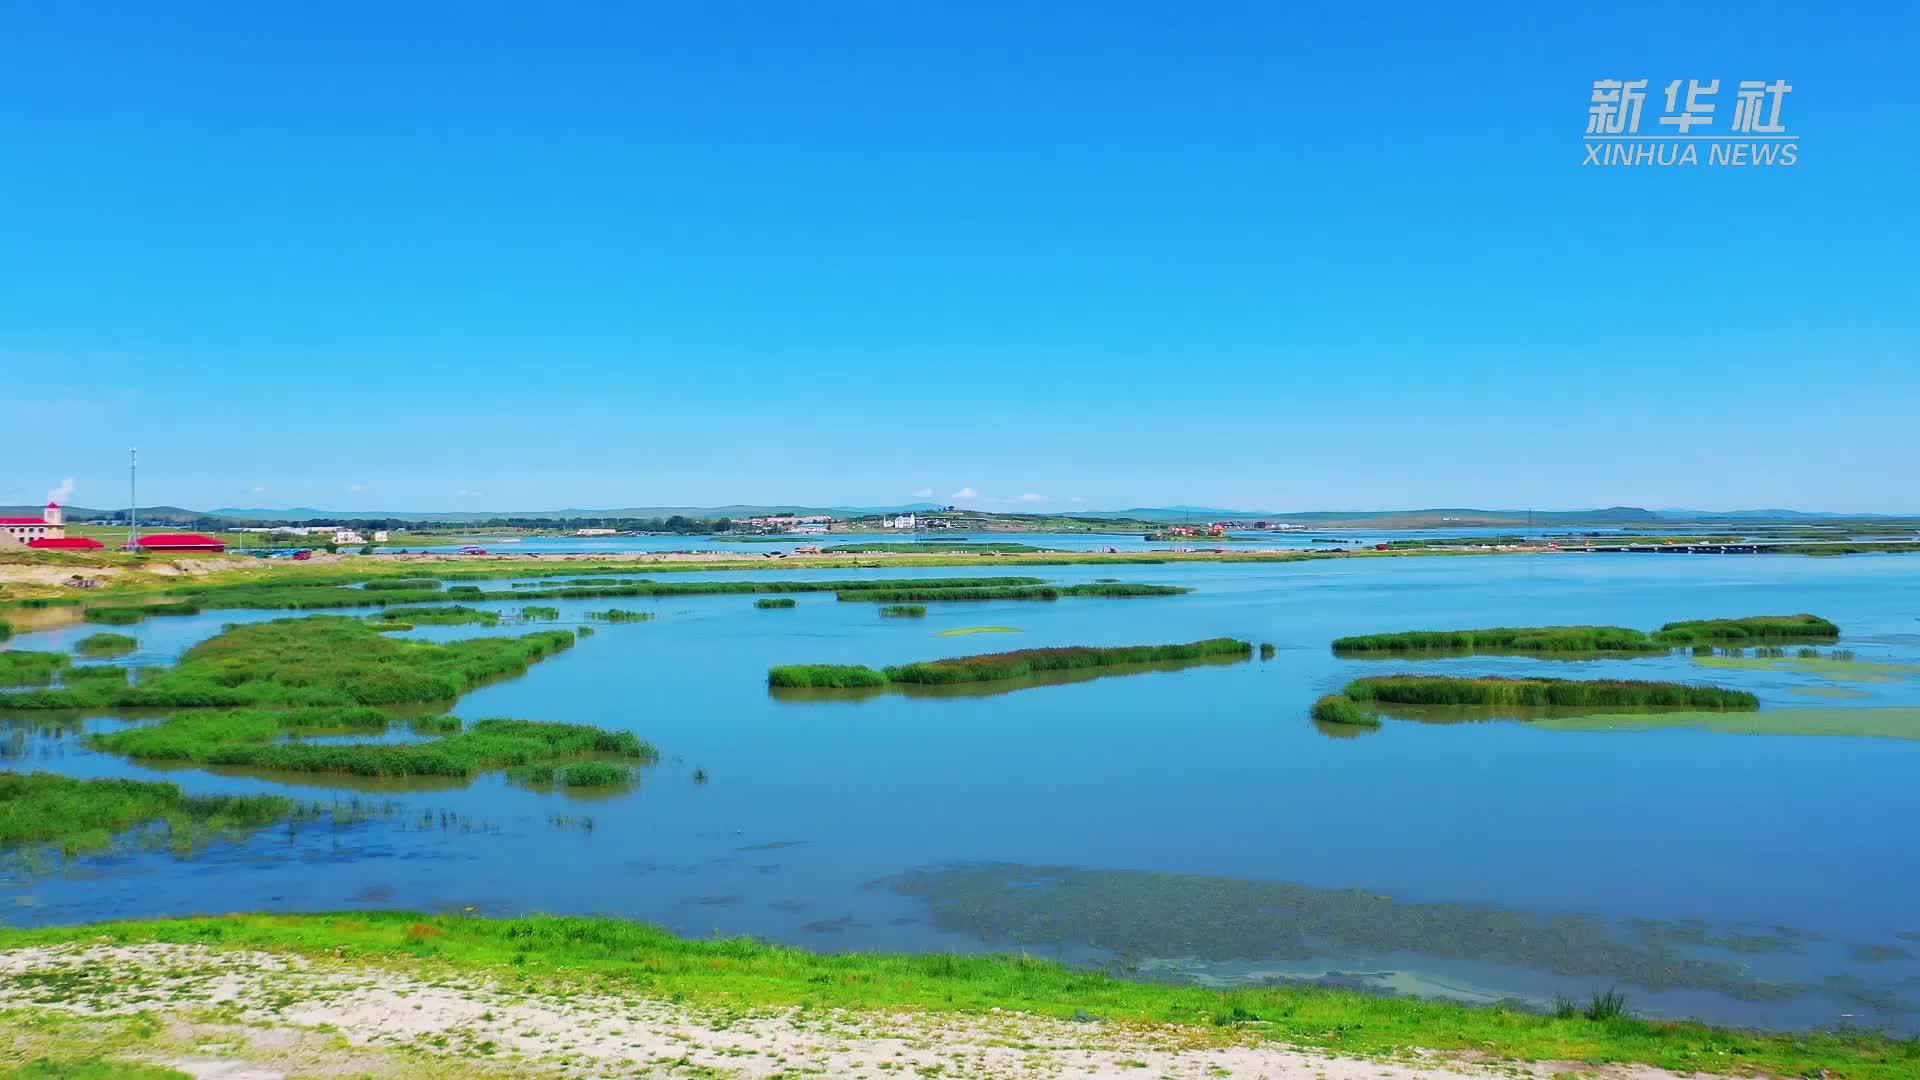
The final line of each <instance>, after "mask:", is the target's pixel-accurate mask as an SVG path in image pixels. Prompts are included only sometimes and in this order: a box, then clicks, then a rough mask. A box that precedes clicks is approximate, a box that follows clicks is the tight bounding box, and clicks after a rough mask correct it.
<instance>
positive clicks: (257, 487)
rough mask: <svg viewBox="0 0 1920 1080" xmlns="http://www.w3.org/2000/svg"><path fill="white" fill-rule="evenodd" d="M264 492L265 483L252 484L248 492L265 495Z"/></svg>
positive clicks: (265, 491) (265, 488)
mask: <svg viewBox="0 0 1920 1080" xmlns="http://www.w3.org/2000/svg"><path fill="white" fill-rule="evenodd" d="M266 493H267V485H265V484H255V485H253V488H252V490H251V492H250V494H254V495H265V494H266Z"/></svg>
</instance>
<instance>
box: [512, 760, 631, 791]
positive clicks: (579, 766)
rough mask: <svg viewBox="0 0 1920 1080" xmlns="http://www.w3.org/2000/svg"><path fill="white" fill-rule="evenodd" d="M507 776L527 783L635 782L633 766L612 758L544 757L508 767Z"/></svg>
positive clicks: (606, 784) (607, 784)
mask: <svg viewBox="0 0 1920 1080" xmlns="http://www.w3.org/2000/svg"><path fill="white" fill-rule="evenodd" d="M507 779H509V780H512V781H513V782H515V783H517V784H522V785H524V786H527V787H565V788H596V787H614V786H617V785H620V784H626V783H631V782H632V780H633V768H632V767H631V766H628V765H622V764H619V763H618V762H612V761H567V762H553V761H543V762H540V763H539V764H536V765H520V766H516V767H515V768H512V769H508V770H507Z"/></svg>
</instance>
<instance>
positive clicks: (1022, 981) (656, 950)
mask: <svg viewBox="0 0 1920 1080" xmlns="http://www.w3.org/2000/svg"><path fill="white" fill-rule="evenodd" d="M1003 879H1004V875H1003ZM1035 883H1036V884H1044V882H1035ZM1067 884H1069V885H1071V884H1075V882H1071V881H1070V882H1067ZM1000 891H1002V892H1006V893H1013V894H1018V893H1021V892H1024V891H1027V890H1024V889H1018V888H1005V887H1002V888H1001V890H1000ZM1034 891H1042V892H1051V891H1052V890H1051V889H1039V890H1034ZM1105 892H1106V891H1105V890H1102V893H1103V894H1105ZM1169 895H1170V896H1175V897H1177V896H1178V895H1180V894H1178V893H1169ZM1358 895H1359V896H1361V897H1363V898H1364V897H1367V895H1368V894H1358ZM1235 896H1236V898H1238V896H1237V894H1235ZM1333 896H1334V897H1335V899H1337V900H1340V901H1343V902H1344V901H1345V900H1346V898H1347V896H1348V894H1345V893H1335V894H1333ZM1380 899H1384V898H1380ZM930 902H932V900H931V898H930ZM939 902H940V903H941V904H942V906H949V905H958V904H964V903H965V902H966V897H965V895H962V894H958V893H955V892H950V891H947V892H943V893H942V894H941V897H940V900H939ZM1215 908H1216V905H1215V904H1213V903H1211V902H1208V901H1205V900H1204V899H1203V900H1202V902H1201V904H1200V905H1199V909H1200V911H1201V912H1211V911H1213V910H1215ZM1084 910H1085V908H1084V907H1082V908H1080V909H1076V911H1075V913H1074V914H1075V921H1074V922H1073V924H1072V925H1073V926H1078V925H1081V923H1082V922H1084V921H1085V920H1083V919H1081V918H1080V917H1079V916H1080V914H1081V913H1082V912H1084ZM1122 910H1123V913H1124V914H1125V915H1128V916H1131V915H1132V914H1133V909H1132V908H1131V907H1125V908H1123V909H1122ZM1288 910H1289V911H1294V910H1298V909H1297V908H1295V907H1290V908H1289V909H1288ZM1370 910H1371V909H1370ZM962 921H964V917H962ZM1131 921H1132V919H1131V918H1128V919H1127V920H1126V922H1127V923H1130V922H1131ZM1194 921H1195V920H1194V917H1193V915H1192V914H1191V913H1187V914H1184V915H1182V914H1179V913H1176V914H1175V917H1174V918H1172V919H1171V920H1170V921H1169V926H1170V927H1178V926H1181V925H1187V924H1190V923H1192V922H1194ZM1222 925H1223V926H1224V927H1225V928H1227V929H1231V928H1233V927H1237V926H1239V925H1241V923H1240V922H1239V920H1237V919H1236V920H1233V921H1231V922H1227V923H1223V924H1222ZM1508 929H1509V926H1508V924H1506V923H1504V922H1498V923H1495V922H1490V923H1489V924H1488V930H1489V933H1488V934H1487V937H1488V939H1490V940H1494V941H1506V940H1508V937H1507V935H1506V934H1505V931H1507V930H1508ZM1100 936H1101V938H1102V939H1103V940H1110V939H1111V937H1112V935H1111V933H1110V932H1108V931H1101V932H1100ZM1210 936H1211V934H1210ZM1537 938H1538V935H1537V934H1535V935H1529V937H1528V940H1537ZM102 940H105V941H110V942H113V943H115V944H119V945H140V944H147V943H169V944H191V945H194V946H196V948H198V949H204V950H207V951H208V953H209V955H208V956H207V959H206V961H205V967H204V969H195V970H196V971H197V970H205V971H206V972H208V973H215V972H218V971H220V970H222V968H223V967H224V965H225V964H226V963H227V962H228V954H230V953H266V954H270V955H273V956H277V957H313V958H325V959H327V960H328V961H329V963H339V962H341V961H340V958H341V957H348V958H351V959H350V960H349V961H347V962H348V963H351V964H354V965H359V966H358V967H356V968H353V969H350V970H352V971H354V972H355V973H356V975H357V976H358V977H359V978H360V979H363V980H366V981H374V982H377V981H378V979H379V977H380V975H381V973H382V972H383V971H399V972H402V973H408V974H417V970H416V969H417V966H418V965H419V964H420V963H422V961H423V958H425V959H428V960H430V962H431V964H433V965H434V966H435V967H436V968H443V969H445V970H446V971H448V972H450V973H452V974H453V975H454V976H455V977H457V978H459V979H462V980H474V981H489V982H498V983H501V984H503V985H515V984H520V983H522V982H523V981H524V980H529V979H531V980H535V981H536V982H538V983H542V984H551V985H555V986H573V985H591V986H594V987H596V988H597V989H598V990H599V991H601V992H608V993H627V992H631V993H634V994H635V995H638V994H640V993H644V994H645V995H646V996H647V997H648V998H651V999H654V1000H663V999H664V1000H673V1001H684V1002H686V1003H688V1004H689V1005H690V1006H692V1007H693V1008H695V1009H697V1010H716V1011H724V1012H726V1013H728V1014H736V1013H739V1012H741V1011H768V1012H771V1011H787V1010H791V1009H794V1008H796V1007H805V1008H809V1009H847V1010H852V1011H853V1012H854V1015H856V1016H858V1015H861V1014H865V1013H871V1014H872V1015H874V1016H875V1017H876V1018H877V1017H878V1016H882V1015H885V1014H889V1013H897V1012H901V1011H913V1012H922V1011H924V1012H928V1013H932V1014H934V1015H936V1016H940V1015H963V1016H982V1017H992V1018H995V1019H996V1020H1002V1019H1005V1017H1004V1016H1003V1015H1002V1014H1003V1013H1015V1014H1018V1013H1026V1014H1032V1015H1038V1016H1045V1017H1053V1018H1057V1019H1061V1020H1065V1019H1068V1018H1071V1017H1074V1016H1076V1015H1078V1016H1088V1015H1095V1016H1100V1017H1103V1018H1107V1019H1109V1020H1112V1021H1114V1022H1117V1023H1120V1024H1124V1025H1126V1026H1127V1027H1128V1028H1129V1029H1133V1028H1135V1027H1137V1028H1139V1029H1140V1030H1141V1031H1143V1032H1148V1033H1155V1034H1158V1033H1165V1034H1166V1035H1168V1036H1169V1037H1177V1038H1178V1039H1180V1040H1181V1041H1182V1043H1183V1044H1191V1043H1193V1041H1194V1040H1200V1043H1199V1045H1215V1044H1217V1045H1228V1044H1233V1045H1244V1044H1246V1043H1248V1042H1249V1041H1252V1042H1253V1043H1254V1044H1256V1045H1259V1044H1261V1043H1262V1042H1264V1041H1266V1040H1273V1041H1275V1042H1278V1043H1282V1044H1293V1045H1298V1046H1308V1047H1317V1048H1321V1049H1325V1050H1329V1051H1333V1052H1337V1053H1342V1054H1349V1055H1354V1056H1360V1057H1380V1058H1384V1057H1390V1056H1393V1055H1395V1054H1400V1053H1405V1052H1406V1051H1407V1050H1408V1049H1409V1048H1411V1047H1420V1048H1422V1049H1423V1050H1424V1051H1425V1052H1427V1053H1437V1054H1440V1055H1443V1056H1446V1055H1452V1054H1456V1053H1464V1054H1469V1055H1471V1056H1472V1057H1473V1058H1474V1059H1477V1060H1492V1061H1500V1062H1506V1061H1513V1062H1537V1061H1552V1062H1569V1061H1584V1062H1593V1063H1595V1064H1599V1063H1623V1064H1624V1063H1634V1064H1644V1065H1650V1066H1655V1067H1659V1068H1665V1069H1670V1070H1673V1071H1675V1072H1677V1073H1681V1074H1690V1073H1695V1072H1701V1071H1710V1072H1723V1073H1738V1074H1746V1073H1763V1074H1768V1075H1777V1076H1816V1075H1819V1073H1820V1072H1821V1071H1822V1070H1827V1071H1829V1072H1830V1073H1831V1074H1832V1075H1833V1076H1835V1077H1836V1078H1846V1080H1895V1078H1896V1077H1901V1076H1909V1075H1911V1074H1912V1072H1913V1070H1914V1069H1915V1067H1916V1066H1920V1043H1915V1042H1912V1041H1901V1040H1896V1039H1889V1038H1886V1037H1884V1036H1881V1035H1877V1034H1873V1033H1868V1032H1861V1031H1843V1032H1838V1033H1835V1032H1829V1031H1819V1030H1816V1031H1804V1032H1795V1033H1792V1034H1785V1035H1766V1034H1758V1033H1754V1032H1749V1031H1739V1030H1731V1029H1725V1028H1714V1027H1709V1026H1706V1025H1703V1024H1699V1023H1693V1022H1682V1023H1656V1022H1651V1021H1644V1020H1638V1019H1634V1018H1632V1017H1629V1016H1621V1017H1616V1018H1614V1019H1610V1020H1606V1021H1592V1020H1588V1019H1586V1018H1585V1017H1584V1016H1574V1017H1568V1018H1555V1017H1553V1016H1551V1015H1545V1014H1540V1013H1533V1012H1528V1011H1525V1010H1518V1009H1514V1008H1511V1007H1504V1006H1486V1007H1483V1006H1471V1005H1462V1004H1459V1003H1456V1002H1447V1001H1433V1000H1419V999H1409V998H1394V997H1384V996H1381V995H1378V994H1369V993H1359V992H1354V991H1350V990H1336V989H1323V988H1319V987H1309V986H1298V985H1281V986H1265V987H1248V988H1239V989H1233V990H1220V989H1211V988H1207V987H1200V986H1193V985H1176V984H1170V983H1167V982H1164V981H1159V982H1142V981H1134V980H1128V979H1124V978H1116V977H1114V976H1112V975H1110V974H1107V973H1103V972H1098V971H1088V970H1079V969H1073V968H1069V967H1066V966H1063V965H1060V964H1057V963H1054V962H1051V961H1047V960H1042V959H1038V958H1035V957H1033V956H1030V955H1012V954H1000V955H968V954H956V953H928V954H918V955H902V954H884V953H848V952H811V951H807V950H804V949H797V948H793V947H791V946H784V945H776V944H769V943H766V942H763V941H758V940H754V939H750V938H734V939H722V938H713V937H706V936H701V937H693V938H687V937H679V936H677V935H674V934H671V933H669V932H667V931H665V930H662V929H660V928H658V927H654V926H649V925H646V924H643V923H635V922H625V921H620V920H614V919H599V918H578V917H565V916H528V917H520V918H512V919H492V918H479V917H473V916H465V915H423V914H418V913H413V912H404V911H353V912H342V913H339V914H332V915H326V914H322V915H289V914H283V913H274V914H263V915H232V916H220V917H200V918H190V919H155V920H140V921H133V922H118V923H105V924H95V925H91V926H70V927H48V928H35V929H13V928H9V929H0V949H6V950H12V949H21V948H29V947H36V946H64V945H71V944H79V943H92V942H98V941H102ZM1462 940H1468V939H1466V938H1463V939H1462ZM1575 940H1576V943H1578V942H1579V941H1582V940H1584V939H1575ZM181 962H182V963H186V962H187V961H185V960H183V961H181ZM1633 962H1634V961H1633V959H1632V958H1628V959H1627V960H1626V961H1625V963H1627V964H1629V965H1630V964H1631V963H1633ZM1619 981H1622V982H1625V981H1627V980H1624V979H1622V980H1619ZM622 988H633V989H632V990H631V991H627V990H623V989H622ZM640 988H644V989H643V990H642V989H640ZM1220 1018H1225V1019H1226V1020H1227V1022H1228V1025H1229V1026H1216V1025H1215V1023H1214V1021H1215V1020H1216V1019H1220ZM1213 1040H1217V1043H1215V1042H1214V1041H1213Z"/></svg>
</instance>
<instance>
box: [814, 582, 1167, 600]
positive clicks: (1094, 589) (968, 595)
mask: <svg viewBox="0 0 1920 1080" xmlns="http://www.w3.org/2000/svg"><path fill="white" fill-rule="evenodd" d="M1191 591H1192V590H1191V589H1187V588H1183V587H1181V586H1178V585H1124V584H1113V585H1102V584H1099V583H1097V582H1096V583H1094V584H1090V585H998V586H988V587H977V588H949V587H934V588H927V587H908V586H906V585H899V586H896V587H887V588H867V589H849V590H842V591H841V592H840V593H839V594H838V596H837V599H840V600H849V601H863V602H867V603H881V604H929V603H949V602H954V601H970V600H1058V599H1060V598H1061V597H1063V596H1104V597H1115V598H1119V597H1130V596H1178V595H1180V594H1181V593H1186V592H1191Z"/></svg>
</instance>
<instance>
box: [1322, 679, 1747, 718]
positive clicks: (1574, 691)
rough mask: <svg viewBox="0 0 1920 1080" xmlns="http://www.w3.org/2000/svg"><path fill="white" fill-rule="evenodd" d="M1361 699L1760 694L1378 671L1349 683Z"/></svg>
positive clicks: (1616, 704) (1432, 701)
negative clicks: (1378, 672) (1390, 673)
mask: <svg viewBox="0 0 1920 1080" xmlns="http://www.w3.org/2000/svg"><path fill="white" fill-rule="evenodd" d="M1345 693H1346V696H1347V697H1349V698H1352V699H1353V700H1355V701H1358V702H1380V703H1382V704H1391V705H1495V706H1519V707H1523V708H1540V707H1564V708H1608V709H1611V708H1663V709H1710V710H1729V711H1751V710H1754V709H1758V708H1759V707H1760V699H1759V698H1757V697H1755V696H1754V695H1752V694H1750V693H1747V692H1746V691H1744V690H1727V689H1724V688H1722V687H1718V686H1694V685H1689V684H1686V683H1673V682H1651V681H1644V680H1635V679H1514V678H1493V677H1463V676H1446V675H1376V676H1371V677H1369V678H1364V679H1355V680H1354V681H1353V682H1350V683H1348V684H1347V687H1346V691H1345Z"/></svg>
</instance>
